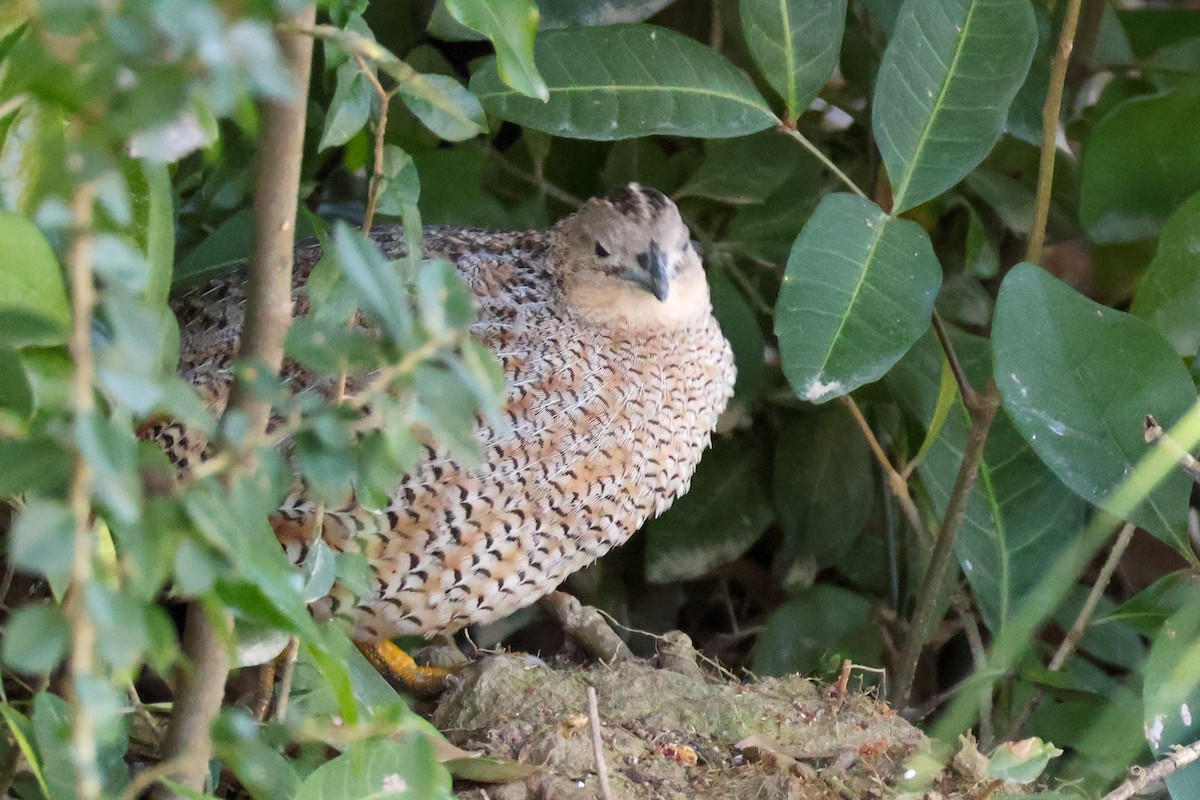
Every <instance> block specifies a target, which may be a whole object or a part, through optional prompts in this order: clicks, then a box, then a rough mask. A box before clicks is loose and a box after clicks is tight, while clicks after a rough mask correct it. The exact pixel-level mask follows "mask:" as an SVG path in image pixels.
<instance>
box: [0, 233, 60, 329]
mask: <svg viewBox="0 0 1200 800" xmlns="http://www.w3.org/2000/svg"><path fill="white" fill-rule="evenodd" d="M0 241H2V242H4V248H3V250H2V252H0V316H9V315H13V314H19V315H22V316H32V317H34V318H36V319H42V320H46V321H48V322H49V323H50V324H51V325H52V326H53V327H49V328H47V327H45V326H43V329H42V330H40V331H39V330H36V329H31V330H30V332H29V338H28V340H27V341H23V342H20V343H19V344H43V345H49V344H59V343H61V342H64V341H66V332H67V329H68V328H69V327H70V324H71V312H70V308H69V307H68V305H67V287H66V285H65V284H64V283H63V277H62V271H61V270H60V269H59V267H58V260H57V259H56V258H55V257H54V251H53V250H51V249H50V245H49V244H48V243H47V242H46V239H45V237H43V236H42V232H41V231H39V230H38V229H37V227H36V226H35V225H34V224H33V223H32V222H30V221H29V220H27V219H25V218H24V217H22V216H20V215H19V214H14V213H12V212H11V211H0ZM4 328H5V329H6V330H7V329H8V328H9V326H8V325H5V326H4ZM13 343H14V344H17V342H13Z"/></svg>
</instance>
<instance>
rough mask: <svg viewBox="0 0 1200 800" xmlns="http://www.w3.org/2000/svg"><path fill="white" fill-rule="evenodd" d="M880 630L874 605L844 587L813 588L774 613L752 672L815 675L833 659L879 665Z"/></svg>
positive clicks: (756, 651)
mask: <svg viewBox="0 0 1200 800" xmlns="http://www.w3.org/2000/svg"><path fill="white" fill-rule="evenodd" d="M881 650H882V642H881V641H880V636H879V629H878V627H877V626H875V625H873V624H872V623H871V602H870V601H869V600H868V599H867V598H866V597H863V596H862V595H860V594H857V593H855V592H852V591H850V590H849V589H843V588H842V587H840V586H831V585H828V584H826V585H820V586H814V587H813V588H811V589H808V590H806V591H804V592H801V593H799V594H797V595H796V596H795V597H793V598H792V599H791V600H789V601H788V602H787V603H785V604H783V605H782V606H780V607H779V608H777V609H775V612H774V613H772V614H771V616H770V618H769V619H767V623H766V625H765V626H763V631H762V634H761V635H760V636H759V637H758V642H757V643H756V644H755V645H754V661H753V663H752V665H751V666H752V667H753V669H754V672H755V673H757V674H759V675H786V674H788V673H792V672H802V673H806V674H811V673H813V672H817V671H819V670H822V669H828V667H829V666H830V665H829V663H828V658H827V657H829V656H841V657H845V658H852V659H854V661H855V662H856V663H859V664H878V663H879V655H880V651H881Z"/></svg>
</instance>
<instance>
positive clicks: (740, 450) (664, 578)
mask: <svg viewBox="0 0 1200 800" xmlns="http://www.w3.org/2000/svg"><path fill="white" fill-rule="evenodd" d="M763 472H764V465H763V463H762V455H761V450H760V449H759V448H758V447H756V446H754V444H753V443H752V442H750V441H748V440H738V439H727V440H724V441H718V442H716V443H715V444H714V445H713V449H712V450H710V451H709V452H708V453H706V454H705V455H704V458H703V459H701V461H700V465H699V466H698V467H697V468H696V474H695V475H693V476H692V486H691V489H690V490H689V491H688V493H687V494H685V495H684V496H683V497H681V498H679V499H678V500H676V501H675V505H673V506H671V508H670V509H669V510H668V511H667V512H666V513H664V514H663V515H662V516H661V517H659V518H658V519H655V520H651V521H650V522H647V523H646V526H645V539H646V580H648V581H650V582H651V583H670V582H672V581H682V580H689V579H692V578H697V577H700V576H701V575H704V574H706V573H707V572H709V571H710V570H712V569H714V568H716V567H719V566H721V565H722V564H726V563H728V562H730V561H733V560H734V559H736V558H737V557H738V556H740V555H742V553H744V552H746V550H747V549H749V547H750V545H752V544H754V543H755V542H756V541H757V540H758V537H759V536H761V535H762V532H763V531H764V530H765V529H766V527H767V525H768V524H770V522H771V517H772V514H771V503H770V499H769V498H768V497H767V492H766V488H765V482H764V480H763Z"/></svg>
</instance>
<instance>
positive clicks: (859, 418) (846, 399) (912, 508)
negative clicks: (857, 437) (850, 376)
mask: <svg viewBox="0 0 1200 800" xmlns="http://www.w3.org/2000/svg"><path fill="white" fill-rule="evenodd" d="M840 399H841V401H842V404H843V405H844V406H846V408H848V409H849V410H850V415H851V416H853V417H854V421H855V422H856V423H858V428H859V430H860V431H862V435H863V438H865V439H866V440H867V445H868V446H869V447H870V448H871V452H872V453H874V454H875V460H876V461H878V462H879V466H880V467H882V468H883V472H884V475H885V476H886V477H887V484H888V489H889V490H890V491H891V493H892V495H893V496H894V497H895V498H896V502H897V503H899V504H900V511H901V512H903V514H904V518H905V519H907V520H908V524H909V525H911V526H912V529H913V530H914V531H916V532H917V534H918V535H919V536H920V537H921V540H922V541H924V542H927V543H932V542H933V534H932V533H930V531H929V528H928V527H927V526H926V525H925V520H923V519H921V512H920V511H918V510H917V504H916V502H914V501H913V499H912V495H911V494H910V493H909V491H908V481H907V480H905V478H904V476H903V475H901V474H900V472H899V471H898V470H897V469H896V468H895V467H894V466H893V465H892V462H891V460H890V459H889V458H888V456H887V453H885V452H884V450H883V446H882V445H881V444H880V443H879V440H878V439H877V438H876V437H875V432H874V431H873V430H871V425H870V424H869V423H868V422H867V418H866V417H865V416H863V413H862V409H860V408H859V407H858V403H856V402H854V398H853V397H851V396H850V395H844V396H843V397H842V398H840Z"/></svg>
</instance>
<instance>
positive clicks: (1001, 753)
mask: <svg viewBox="0 0 1200 800" xmlns="http://www.w3.org/2000/svg"><path fill="white" fill-rule="evenodd" d="M1062 754H1063V751H1062V750H1059V749H1058V748H1057V747H1055V746H1054V745H1052V744H1050V743H1049V742H1043V741H1042V740H1041V739H1039V738H1038V737H1036V736H1034V737H1033V738H1031V739H1022V740H1021V741H1019V742H1004V743H1003V744H1001V745H1000V746H999V747H997V748H996V751H995V752H994V753H992V756H991V760H990V761H989V762H988V768H987V775H988V777H989V778H996V779H997V780H1002V781H1009V782H1011V783H1032V782H1033V781H1035V780H1037V777H1038V776H1039V775H1041V774H1042V771H1043V770H1045V769H1046V765H1047V764H1049V763H1050V759H1052V758H1058V757H1059V756H1061V755H1062Z"/></svg>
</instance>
